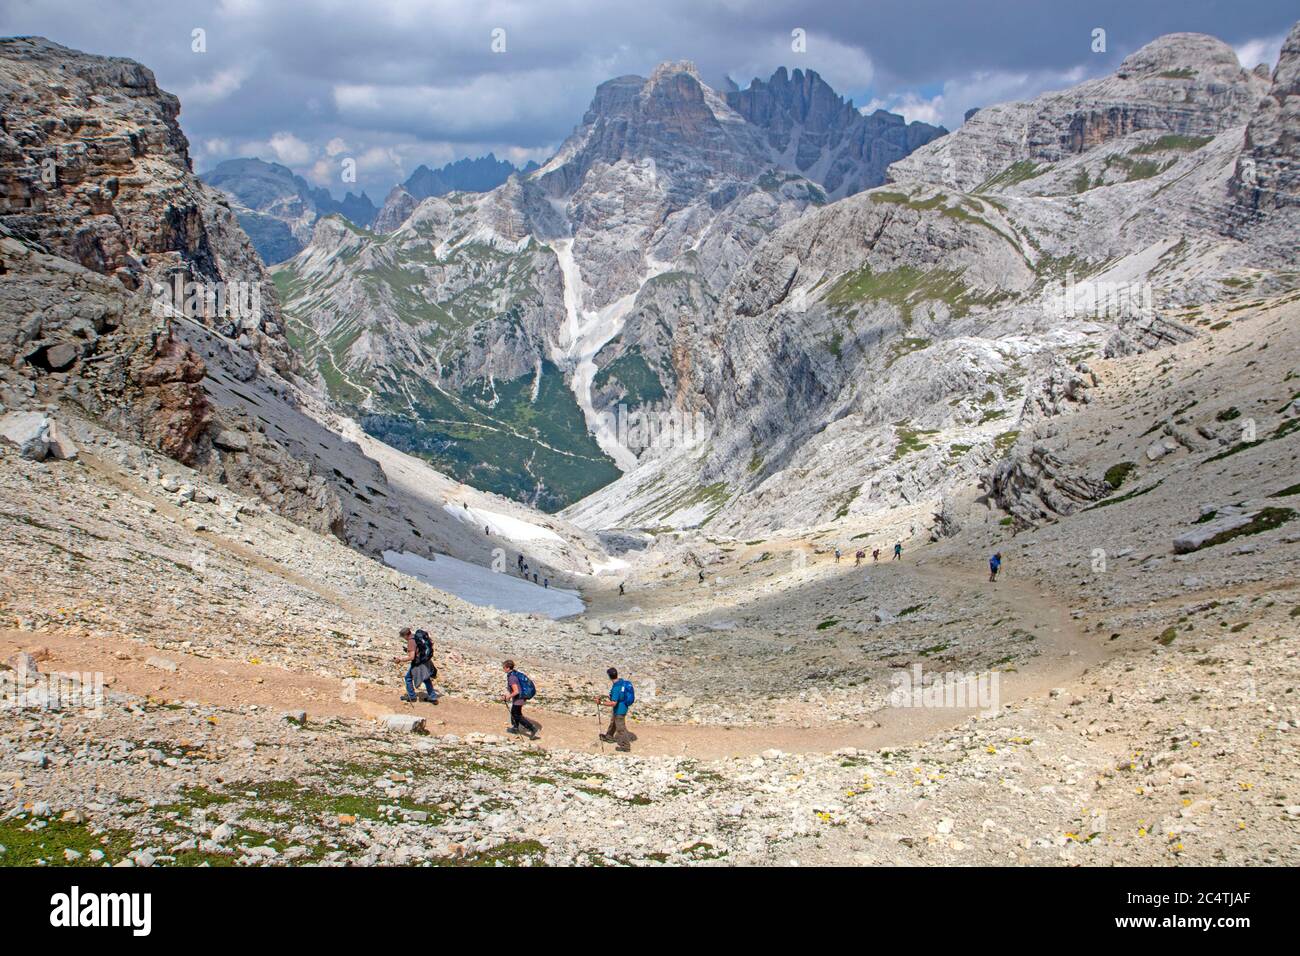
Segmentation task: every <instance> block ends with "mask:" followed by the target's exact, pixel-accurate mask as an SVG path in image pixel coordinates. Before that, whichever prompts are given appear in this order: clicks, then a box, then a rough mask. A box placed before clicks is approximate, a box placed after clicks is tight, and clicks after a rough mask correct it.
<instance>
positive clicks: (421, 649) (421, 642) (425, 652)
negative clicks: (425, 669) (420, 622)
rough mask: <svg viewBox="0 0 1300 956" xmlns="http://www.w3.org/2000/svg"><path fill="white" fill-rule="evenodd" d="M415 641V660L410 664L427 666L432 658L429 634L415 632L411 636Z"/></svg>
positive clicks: (421, 631) (420, 631)
mask: <svg viewBox="0 0 1300 956" xmlns="http://www.w3.org/2000/svg"><path fill="white" fill-rule="evenodd" d="M411 636H412V637H413V638H414V640H415V660H413V661H411V663H412V664H427V663H429V661H430V660H431V659H432V658H433V641H431V640H429V632H428V631H424V630H419V631H416V632H415V633H414V634H413V635H411Z"/></svg>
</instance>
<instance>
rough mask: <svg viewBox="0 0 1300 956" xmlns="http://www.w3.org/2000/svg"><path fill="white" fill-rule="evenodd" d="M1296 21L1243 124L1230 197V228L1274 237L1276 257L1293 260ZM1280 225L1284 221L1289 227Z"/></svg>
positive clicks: (1298, 100) (1299, 93) (1297, 188)
mask: <svg viewBox="0 0 1300 956" xmlns="http://www.w3.org/2000/svg"><path fill="white" fill-rule="evenodd" d="M1298 139H1300V24H1296V26H1294V27H1292V29H1291V32H1290V33H1289V34H1288V35H1287V38H1286V40H1285V41H1284V42H1283V43H1282V52H1281V55H1280V57H1279V58H1278V63H1277V68H1276V69H1275V70H1274V71H1273V76H1272V83H1271V85H1270V87H1269V89H1268V93H1267V94H1266V95H1265V96H1264V97H1263V98H1262V99H1261V100H1260V102H1259V106H1258V108H1257V109H1256V110H1255V112H1254V114H1253V115H1252V116H1251V118H1250V123H1249V124H1248V125H1247V126H1246V135H1245V143H1244V147H1243V149H1242V151H1241V156H1240V158H1239V159H1238V160H1237V164H1236V168H1235V169H1234V170H1233V176H1232V182H1231V187H1230V188H1231V192H1232V196H1233V198H1234V199H1235V200H1236V209H1235V212H1236V214H1237V215H1236V216H1235V217H1234V219H1233V222H1232V229H1233V231H1234V232H1235V233H1236V234H1238V235H1242V236H1249V237H1253V238H1256V239H1261V238H1262V239H1264V240H1265V241H1267V239H1268V237H1269V236H1270V235H1271V236H1272V237H1273V238H1274V239H1275V240H1276V241H1275V242H1273V243H1272V248H1271V249H1270V252H1271V254H1272V257H1273V258H1275V260H1277V261H1287V260H1288V259H1293V258H1294V255H1295V248H1296V239H1295V237H1296V234H1297V231H1300V145H1298V144H1297V140H1298ZM1281 223H1289V224H1290V226H1289V228H1287V227H1285V226H1282V227H1279V224H1281Z"/></svg>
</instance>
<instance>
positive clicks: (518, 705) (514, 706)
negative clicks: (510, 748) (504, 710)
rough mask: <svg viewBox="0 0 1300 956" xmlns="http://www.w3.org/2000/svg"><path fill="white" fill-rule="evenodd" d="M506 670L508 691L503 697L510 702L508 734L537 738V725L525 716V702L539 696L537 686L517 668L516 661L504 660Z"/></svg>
mask: <svg viewBox="0 0 1300 956" xmlns="http://www.w3.org/2000/svg"><path fill="white" fill-rule="evenodd" d="M501 669H502V670H504V671H505V672H506V693H505V696H504V697H502V698H501V699H502V700H504V701H506V702H507V703H508V704H510V726H509V727H508V728H506V733H508V734H527V735H528V739H529V740H536V739H537V725H536V724H535V723H533V722H532V721H531V720H529V719H528V718H527V717H525V716H524V704H526V703H527V702H528V701H530V700H532V699H533V698H534V697H536V696H537V686H536V685H535V684H534V683H533V682H532V681H531V680H530V679H529V677H528V675H527V674H525V673H524V672H523V671H520V670H515V662H514V661H502V662H501Z"/></svg>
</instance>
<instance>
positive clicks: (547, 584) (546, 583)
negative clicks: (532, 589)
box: [542, 578, 551, 591]
mask: <svg viewBox="0 0 1300 956" xmlns="http://www.w3.org/2000/svg"><path fill="white" fill-rule="evenodd" d="M542 587H544V588H546V589H547V590H548V591H549V590H550V589H551V579H550V578H542Z"/></svg>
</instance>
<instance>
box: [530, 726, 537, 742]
mask: <svg viewBox="0 0 1300 956" xmlns="http://www.w3.org/2000/svg"><path fill="white" fill-rule="evenodd" d="M528 739H529V740H536V739H537V728H536V727H534V728H533V729H532V730H530V731H528Z"/></svg>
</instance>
